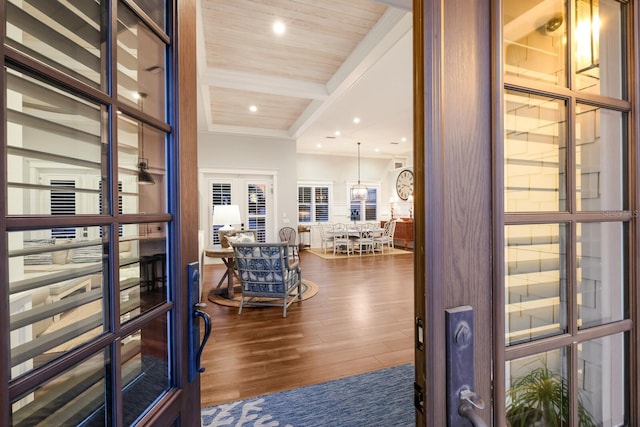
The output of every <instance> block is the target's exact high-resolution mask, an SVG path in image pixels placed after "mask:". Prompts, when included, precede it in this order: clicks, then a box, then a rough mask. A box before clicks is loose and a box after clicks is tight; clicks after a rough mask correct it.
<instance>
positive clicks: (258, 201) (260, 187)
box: [247, 184, 267, 242]
mask: <svg viewBox="0 0 640 427" xmlns="http://www.w3.org/2000/svg"><path fill="white" fill-rule="evenodd" d="M247 195H248V196H247V197H248V200H247V210H248V216H247V221H248V223H249V229H250V230H256V233H257V239H258V241H259V242H265V241H266V239H267V218H266V215H267V193H266V186H265V185H264V184H248V186H247Z"/></svg>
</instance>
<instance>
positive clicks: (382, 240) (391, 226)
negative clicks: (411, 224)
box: [373, 221, 396, 254]
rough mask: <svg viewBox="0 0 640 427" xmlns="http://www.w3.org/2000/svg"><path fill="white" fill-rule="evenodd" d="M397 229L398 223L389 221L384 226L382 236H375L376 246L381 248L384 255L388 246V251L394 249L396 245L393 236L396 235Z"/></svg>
mask: <svg viewBox="0 0 640 427" xmlns="http://www.w3.org/2000/svg"><path fill="white" fill-rule="evenodd" d="M395 229H396V222H395V221H387V222H386V223H385V224H384V230H383V231H382V234H381V235H379V236H375V237H374V238H373V241H374V242H375V245H376V246H377V247H379V248H380V252H381V253H383V254H384V246H385V245H387V249H389V251H391V249H393V248H394V246H395V245H394V243H393V235H394V233H395Z"/></svg>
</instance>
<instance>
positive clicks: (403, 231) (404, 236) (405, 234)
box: [380, 220, 413, 249]
mask: <svg viewBox="0 0 640 427" xmlns="http://www.w3.org/2000/svg"><path fill="white" fill-rule="evenodd" d="M386 222H387V221H381V222H380V226H381V227H384V225H385V224H386ZM393 240H394V243H395V242H402V247H404V248H405V249H407V248H409V247H410V246H409V244H411V247H413V220H410V221H406V220H397V221H396V231H395V233H394V235H393Z"/></svg>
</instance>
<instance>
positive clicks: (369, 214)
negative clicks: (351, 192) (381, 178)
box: [350, 187, 378, 221]
mask: <svg viewBox="0 0 640 427" xmlns="http://www.w3.org/2000/svg"><path fill="white" fill-rule="evenodd" d="M367 190H368V192H369V195H368V197H367V200H352V201H351V205H350V207H351V210H350V216H351V220H352V221H377V220H378V188H377V187H368V189H367Z"/></svg>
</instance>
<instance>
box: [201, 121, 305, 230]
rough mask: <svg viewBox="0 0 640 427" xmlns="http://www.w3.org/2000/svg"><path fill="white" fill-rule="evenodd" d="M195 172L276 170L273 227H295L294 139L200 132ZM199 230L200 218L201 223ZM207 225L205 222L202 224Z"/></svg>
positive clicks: (296, 197) (296, 193) (295, 168)
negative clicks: (287, 220)
mask: <svg viewBox="0 0 640 427" xmlns="http://www.w3.org/2000/svg"><path fill="white" fill-rule="evenodd" d="M198 169H200V170H202V169H207V170H216V169H217V170H229V169H234V170H239V171H241V170H247V171H251V172H252V173H254V172H255V171H261V170H262V171H270V172H273V171H275V172H276V173H277V181H276V182H277V186H278V188H277V189H275V190H274V196H275V197H276V200H275V206H276V209H277V211H276V215H275V217H276V219H277V224H276V228H280V227H282V226H284V225H285V224H284V223H283V216H282V214H283V213H286V214H287V218H288V219H289V221H290V222H289V223H287V224H286V225H287V226H292V227H294V228H296V227H297V224H298V187H297V178H296V175H297V165H296V143H295V141H294V140H286V139H272V138H259V137H247V136H238V135H221V134H210V133H200V134H199V135H198ZM200 223H201V228H202V219H201V220H200ZM205 224H206V222H205Z"/></svg>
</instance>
